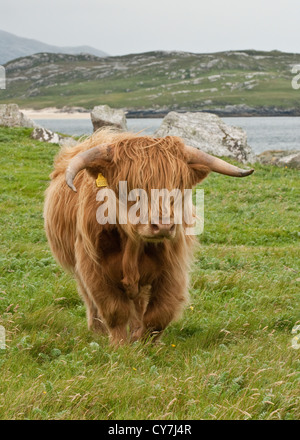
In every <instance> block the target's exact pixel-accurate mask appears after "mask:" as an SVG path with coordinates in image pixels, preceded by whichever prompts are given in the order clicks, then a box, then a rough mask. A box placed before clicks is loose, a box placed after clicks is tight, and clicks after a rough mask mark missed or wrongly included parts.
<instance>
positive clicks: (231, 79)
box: [0, 50, 300, 116]
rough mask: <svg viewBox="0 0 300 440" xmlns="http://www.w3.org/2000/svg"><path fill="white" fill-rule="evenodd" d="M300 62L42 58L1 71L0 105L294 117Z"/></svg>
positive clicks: (225, 57)
mask: <svg viewBox="0 0 300 440" xmlns="http://www.w3.org/2000/svg"><path fill="white" fill-rule="evenodd" d="M294 65H300V54H292V53H283V52H278V51H272V52H258V51H254V50H245V51H235V52H233V51H230V52H219V53H212V54H194V53H187V52H147V53H141V54H130V55H125V56H118V57H104V58H100V57H96V56H93V55H63V54H49V53H41V54H35V55H31V56H28V57H24V58H19V59H17V60H13V61H10V62H8V63H7V64H6V65H5V68H6V76H7V89H6V90H0V103H1V102H7V103H8V102H15V103H17V104H19V105H20V106H21V107H23V108H25V107H27V108H36V109H39V108H44V107H58V108H63V107H84V108H86V109H91V108H92V107H93V106H95V105H100V104H107V105H110V106H111V107H115V108H124V109H126V110H128V111H129V112H130V115H131V116H161V115H163V114H165V113H167V112H168V111H171V110H176V111H211V112H214V113H217V114H220V115H223V116H224V115H228V116H244V115H245V116H248V115H268V116H270V115H274V116H277V115H300V90H294V89H293V88H292V85H291V81H292V78H293V77H294V76H295V74H293V73H292V72H291V70H292V67H293V66H294Z"/></svg>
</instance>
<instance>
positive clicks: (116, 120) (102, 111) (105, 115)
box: [91, 105, 127, 131]
mask: <svg viewBox="0 0 300 440" xmlns="http://www.w3.org/2000/svg"><path fill="white" fill-rule="evenodd" d="M91 120H92V124H93V127H94V131H96V130H98V129H99V128H102V127H107V126H112V127H115V128H117V129H119V130H124V131H126V130H127V123H126V116H125V113H124V112H123V110H117V109H113V108H111V107H109V106H108V105H98V106H96V107H94V108H93V110H92V112H91Z"/></svg>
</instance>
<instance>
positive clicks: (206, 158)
mask: <svg viewBox="0 0 300 440" xmlns="http://www.w3.org/2000/svg"><path fill="white" fill-rule="evenodd" d="M185 149H186V152H187V154H188V163H190V164H198V163H199V164H202V165H205V166H206V167H207V168H209V169H210V171H214V172H215V173H220V174H225V175H227V176H232V177H245V176H249V175H250V174H252V173H253V171H254V170H253V169H251V170H243V169H241V168H238V167H236V166H235V165H231V164H230V163H228V162H225V160H222V159H219V158H218V157H215V156H211V155H210V154H207V153H204V151H201V150H199V149H198V148H194V147H190V146H188V145H186V147H185Z"/></svg>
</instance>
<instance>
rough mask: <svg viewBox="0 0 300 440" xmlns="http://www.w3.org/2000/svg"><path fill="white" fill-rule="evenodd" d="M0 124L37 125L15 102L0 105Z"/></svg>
mask: <svg viewBox="0 0 300 440" xmlns="http://www.w3.org/2000/svg"><path fill="white" fill-rule="evenodd" d="M0 126H4V127H29V128H32V127H37V125H36V123H35V122H34V121H32V120H31V119H29V118H27V116H25V115H24V113H22V112H21V111H20V109H19V107H18V105H17V104H1V105H0Z"/></svg>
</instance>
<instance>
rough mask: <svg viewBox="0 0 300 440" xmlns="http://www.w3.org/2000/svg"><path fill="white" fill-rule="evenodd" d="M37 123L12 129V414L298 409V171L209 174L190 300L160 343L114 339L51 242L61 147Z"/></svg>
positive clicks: (252, 415) (7, 383) (6, 401)
mask: <svg viewBox="0 0 300 440" xmlns="http://www.w3.org/2000/svg"><path fill="white" fill-rule="evenodd" d="M30 133H31V129H22V128H14V129H11V128H1V129H0V169H1V172H0V209H1V213H0V325H1V326H3V327H4V328H5V332H6V348H5V349H2V350H0V372H1V374H0V419H34V420H37V419H43V420H44V419H100V420H124V419H150V420H152V419H153V420H154V419H159V420H189V419H190V420H191V419H263V420H268V419H276V420H278V419H289V420H291V419H299V415H300V404H299V395H300V393H299V391H300V386H299V379H300V374H299V367H300V358H299V356H300V343H299V349H297V345H298V343H297V340H296V339H294V340H293V338H295V335H294V334H292V329H293V327H294V326H295V325H297V324H300V307H299V296H300V274H299V257H300V249H299V239H300V233H299V218H300V216H299V197H300V183H299V171H297V170H292V169H287V168H276V167H272V166H262V165H260V164H256V165H255V166H254V168H255V173H254V174H253V175H252V176H250V177H248V178H245V179H234V178H229V177H226V176H221V175H216V174H212V175H210V177H209V178H208V179H207V180H206V181H205V182H203V184H202V186H201V187H202V188H204V194H205V229H204V233H203V234H202V235H201V236H200V237H199V248H198V249H197V251H196V255H195V262H194V265H193V267H192V273H191V285H190V295H191V302H190V305H189V306H188V307H187V308H186V311H185V313H184V315H183V317H182V319H181V320H179V321H178V322H176V323H173V324H171V325H170V326H169V327H168V328H167V330H166V331H165V333H164V335H163V337H162V340H161V343H159V344H156V345H153V344H151V343H146V344H142V343H139V342H138V343H134V344H133V345H129V346H122V347H121V348H118V349H114V348H112V347H111V346H110V345H109V344H108V339H107V337H105V336H98V335H96V334H93V333H91V332H90V331H88V330H87V326H86V318H85V307H84V305H83V303H82V301H81V299H80V298H79V296H78V294H77V291H76V285H75V282H74V280H73V279H72V278H71V276H69V275H68V274H66V273H64V272H63V270H62V269H61V268H60V267H59V266H58V265H57V264H56V263H55V261H54V259H53V257H52V255H51V252H50V250H49V247H48V244H47V240H46V237H45V233H44V230H43V218H42V212H43V199H44V191H45V189H46V187H47V184H48V181H49V177H48V176H49V174H50V172H51V170H52V164H53V158H54V156H55V154H56V153H57V151H58V148H59V147H58V146H57V145H51V144H46V143H41V142H38V141H34V140H32V139H31V138H30ZM298 333H300V332H298Z"/></svg>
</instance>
